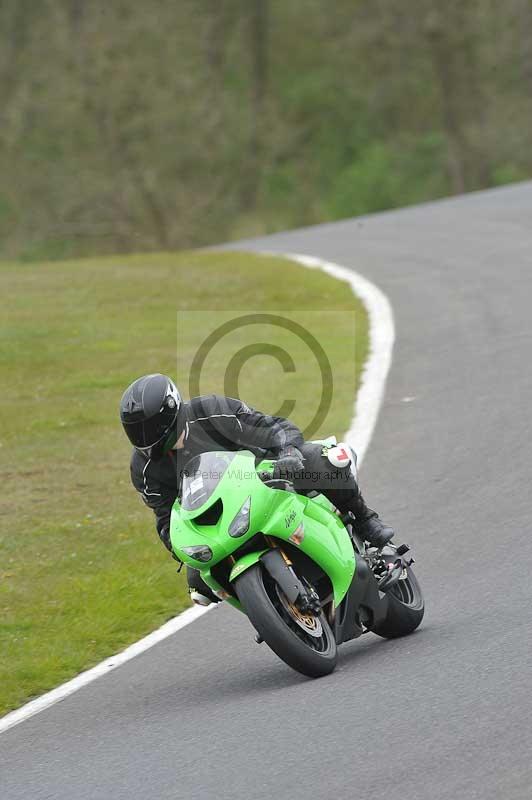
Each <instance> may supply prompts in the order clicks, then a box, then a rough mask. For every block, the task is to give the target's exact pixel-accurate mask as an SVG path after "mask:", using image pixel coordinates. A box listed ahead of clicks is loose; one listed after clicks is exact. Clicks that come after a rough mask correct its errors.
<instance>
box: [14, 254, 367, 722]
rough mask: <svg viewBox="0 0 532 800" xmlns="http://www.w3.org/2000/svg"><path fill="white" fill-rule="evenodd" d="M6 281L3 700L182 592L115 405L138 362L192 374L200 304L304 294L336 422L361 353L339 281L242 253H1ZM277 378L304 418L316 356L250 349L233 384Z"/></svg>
mask: <svg viewBox="0 0 532 800" xmlns="http://www.w3.org/2000/svg"><path fill="white" fill-rule="evenodd" d="M0 293H1V295H2V298H3V312H2V317H1V321H0V331H1V337H0V378H1V385H2V405H1V411H0V413H1V420H0V478H1V481H2V489H3V491H2V493H1V497H0V521H1V533H0V639H1V642H0V713H4V712H6V711H7V710H9V709H11V708H14V707H16V706H18V705H20V704H21V703H23V702H24V701H25V700H27V699H28V698H30V697H32V696H34V695H37V694H39V693H42V692H43V691H45V690H47V689H50V688H52V687H53V686H55V685H57V684H58V683H60V682H62V681H64V680H67V679H68V678H70V677H72V676H73V675H75V674H76V673H77V672H79V671H80V670H82V669H84V668H86V667H89V666H91V665H93V664H95V663H96V662H98V661H99V660H101V659H102V658H104V657H106V656H109V655H110V654H112V653H113V652H115V651H117V650H119V649H121V648H123V647H124V646H126V645H127V644H129V643H131V642H132V641H134V640H136V639H138V638H139V637H140V636H142V635H143V634H146V633H147V632H148V631H150V630H152V629H153V628H154V627H156V626H157V625H159V624H161V623H162V622H164V621H165V620H167V619H168V618H170V617H171V616H174V615H175V614H176V613H177V612H178V611H179V610H181V609H182V608H183V607H184V606H186V605H187V604H188V599H187V595H186V591H185V583H184V580H183V578H182V576H176V574H175V562H173V561H172V560H171V559H170V558H169V556H168V555H167V554H166V552H165V551H164V549H163V547H162V545H161V544H160V543H159V541H158V539H157V536H156V534H155V532H154V527H153V521H152V514H151V512H150V511H149V510H148V509H146V508H145V507H144V505H143V504H142V503H141V501H140V498H138V496H137V495H136V494H135V492H134V490H133V489H132V487H131V485H130V482H129V469H128V461H129V446H128V443H127V440H126V439H125V436H124V435H123V433H122V430H121V428H120V425H119V424H118V421H117V406H118V401H119V399H120V396H121V393H122V391H123V389H124V388H125V386H126V385H127V384H128V383H129V382H131V380H133V379H134V378H135V377H137V376H138V375H141V374H144V373H147V372H167V373H169V374H171V375H174V376H176V377H177V379H178V381H180V382H181V383H182V385H183V386H184V389H185V390H186V385H187V381H188V377H187V375H186V374H180V373H183V372H185V371H186V364H187V358H188V357H189V356H190V355H191V353H192V352H193V349H194V348H195V347H196V346H197V340H195V338H194V336H195V335H196V334H197V330H194V328H195V327H197V326H194V325H193V324H192V323H193V322H194V320H196V322H197V323H198V325H201V316H200V317H194V316H193V314H194V313H195V312H198V311H203V312H205V311H209V312H212V313H213V314H215V313H216V312H218V311H223V310H224V309H237V310H238V309H241V310H245V311H249V310H266V311H275V312H277V313H282V312H283V310H286V311H291V310H293V309H306V310H307V311H308V314H309V316H308V321H307V322H306V324H307V326H309V327H310V326H311V327H312V332H313V334H314V335H315V336H316V338H317V339H318V340H319V341H321V342H322V344H323V345H324V347H325V351H326V353H327V356H328V358H329V360H330V362H331V365H332V368H333V375H334V387H335V389H334V393H333V402H332V406H331V409H330V412H329V414H328V416H327V418H326V420H325V422H324V423H323V425H322V428H321V431H320V432H321V433H328V432H331V431H342V430H345V428H346V427H347V424H348V421H349V418H350V415H351V410H352V399H353V393H354V391H355V388H356V381H357V379H358V375H359V372H360V366H361V364H362V363H363V360H364V358H365V354H366V346H367V324H366V318H365V314H364V311H363V309H362V307H361V305H360V303H359V302H358V301H357V300H356V299H355V298H353V296H352V295H351V292H350V290H349V289H348V287H347V286H346V285H345V284H343V283H341V282H339V281H336V280H333V279H332V278H330V277H328V276H326V275H323V274H321V273H319V272H317V271H311V270H306V269H304V268H302V267H299V266H297V265H295V264H293V263H289V262H286V261H283V260H281V259H274V258H264V257H259V256H251V255H249V254H242V253H240V254H231V253H223V254H221V253H182V254H178V255H164V254H161V255H153V256H129V257H115V258H106V259H89V260H80V261H63V262H54V263H41V264H20V263H2V264H0ZM178 310H181V311H183V310H185V311H187V312H190V314H191V316H190V317H189V318H188V319H190V321H191V329H190V330H188V329H187V330H186V332H185V334H183V335H181V336H180V338H179V341H178V346H177V348H176V339H177V338H178V337H177V334H176V331H177V325H176V311H178ZM328 310H329V312H333V313H327V311H328ZM307 311H305V313H307ZM342 311H345V312H351V313H345V314H342V313H341V312H342ZM353 315H354V318H355V324H356V331H355V334H356V340H357V341H356V351H355V355H354V356H353V346H352V339H353V335H354V329H353ZM333 318H334V320H335V325H334V326H332V325H331V320H332V319H333ZM200 339H201V337H200ZM234 346H235V343H234V342H231V341H229V340H228V341H227V342H221V343H220V345H219V347H220V350H219V351H217V357H216V363H215V364H213V365H212V366H211V368H210V372H208V373H207V376H206V375H205V374H204V375H203V378H202V391H205V392H206V391H219V392H222V391H223V374H224V373H223V364H224V357H225V358H226V362H225V363H227V359H228V358H229V357H230V356H231V355H232V352H234ZM231 348H233V350H231ZM176 349H177V350H178V352H177V353H176ZM296 350H297V346H296ZM298 355H301V356H302V357H303V358H304V353H300V354H298ZM288 379H290V380H291V381H292V382H291V383H290V384H286V387H287V391H290V395H287V396H293V395H294V394H295V396H296V397H297V404H296V409H295V411H294V414H293V417H294V419H295V421H296V422H298V423H299V424H300V425H301V426H304V425H305V424H306V422H307V421H308V417H309V415H310V416H311V415H312V409H313V408H314V407H315V404H316V403H315V395H316V393H317V390H316V376H315V374H314V372H313V369H312V365H310V363H309V366H308V369H305V368H303V369H300V368H298V369H297V371H296V372H295V373H294V374H292V375H288V376H286V375H284V374H283V373H282V370H281V369H280V367H279V365H275V364H274V365H273V366H272V362H271V358H269V357H266V356H257V357H255V358H253V359H251V360H250V361H249V362H248V363H247V365H246V367H245V369H243V370H242V375H241V381H240V384H239V386H240V394H241V396H242V397H243V398H245V399H246V401H247V402H249V403H250V404H253V405H256V406H258V407H259V408H261V409H262V410H265V411H270V412H274V411H275V410H277V409H278V408H279V392H280V389H279V387H280V386H283V385H284V384H283V381H286V380H288Z"/></svg>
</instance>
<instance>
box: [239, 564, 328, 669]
mask: <svg viewBox="0 0 532 800" xmlns="http://www.w3.org/2000/svg"><path fill="white" fill-rule="evenodd" d="M235 588H236V593H237V595H238V599H239V600H240V602H241V603H242V606H243V607H244V610H245V612H246V614H247V615H248V617H249V619H250V621H251V624H252V625H253V626H254V627H255V629H256V630H257V632H258V633H259V634H260V636H261V637H262V638H263V639H264V641H265V642H266V644H267V645H268V646H269V647H270V648H271V649H272V650H273V652H274V653H276V654H277V655H278V656H279V658H281V659H282V660H283V661H284V662H285V663H286V664H288V666H290V667H292V669H295V670H297V672H301V673H302V674H303V675H308V676H309V677H311V678H319V677H321V676H322V675H328V674H329V673H330V672H332V671H333V670H334V668H335V666H336V659H337V651H336V641H335V638H334V634H333V632H332V630H331V628H330V626H329V623H328V622H327V620H326V619H325V615H324V614H323V612H321V613H320V615H319V616H318V617H316V616H314V615H312V614H303V613H302V612H301V611H299V609H297V608H296V607H295V606H294V605H293V604H292V603H290V602H289V601H288V599H287V598H286V596H285V595H284V593H283V592H282V591H281V589H280V588H279V586H278V585H277V584H276V583H275V581H274V580H273V578H272V577H271V576H270V575H269V573H267V572H266V571H265V570H264V569H263V567H262V565H261V564H255V565H254V566H252V567H250V568H249V569H248V570H246V571H245V572H244V573H243V574H242V575H241V576H240V577H239V578H238V580H237V581H236V582H235Z"/></svg>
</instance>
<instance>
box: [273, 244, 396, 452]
mask: <svg viewBox="0 0 532 800" xmlns="http://www.w3.org/2000/svg"><path fill="white" fill-rule="evenodd" d="M271 255H278V256H281V257H284V258H289V259H291V260H292V261H296V262H297V263H299V264H302V265H303V266H305V267H310V268H311V269H320V270H322V272H326V273H327V274H329V275H332V276H333V277H335V278H338V279H339V280H341V281H345V282H347V283H348V284H349V285H350V286H351V289H352V290H353V293H354V294H355V295H357V296H358V297H359V298H360V299H361V300H362V303H363V304H364V306H365V308H366V311H367V314H368V320H369V335H368V345H369V346H368V355H367V358H366V362H365V364H364V367H363V369H362V374H361V376H360V385H359V387H358V392H357V395H356V398H355V403H354V406H353V417H352V419H351V425H350V428H349V430H348V431H347V432H346V433H345V435H344V439H345V440H346V441H347V443H348V444H350V445H351V446H352V447H353V449H354V450H355V452H356V454H357V459H358V465H359V466H360V464H361V463H362V461H363V459H364V456H365V455H366V452H367V449H368V447H369V443H370V441H371V437H372V436H373V431H374V429H375V425H376V423H377V418H378V416H379V411H380V407H381V405H382V401H383V398H384V390H385V388H386V379H387V377H388V372H389V371H390V366H391V363H392V353H393V345H394V342H395V326H394V320H393V311H392V307H391V305H390V301H389V300H388V298H387V297H386V295H385V294H384V292H382V291H381V290H380V289H379V288H378V287H377V286H375V284H374V283H372V282H371V281H369V280H368V279H367V278H364V277H363V276H362V275H360V274H359V273H358V272H355V271H354V270H351V269H348V268H347V267H342V266H340V265H339V264H335V263H333V262H332V261H324V260H323V259H321V258H316V257H315V256H307V255H301V254H299V253H276V254H275V253H271Z"/></svg>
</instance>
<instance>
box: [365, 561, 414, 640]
mask: <svg viewBox="0 0 532 800" xmlns="http://www.w3.org/2000/svg"><path fill="white" fill-rule="evenodd" d="M406 572H407V576H406V578H405V580H403V581H398V582H397V583H396V584H395V586H392V588H391V589H390V591H389V592H388V595H387V596H388V612H387V614H386V616H385V618H384V619H383V621H382V622H381V623H380V625H377V627H375V628H373V633H376V634H378V635H379V636H383V637H384V638H385V639H397V638H398V637H399V636H407V635H408V634H409V633H412V632H413V631H415V630H416V628H417V627H418V626H419V625H420V624H421V620H422V619H423V615H424V613H425V601H424V600H423V593H422V591H421V588H420V586H419V583H418V582H417V578H416V576H415V575H414V573H413V572H412V570H411V569H410V567H407V568H406Z"/></svg>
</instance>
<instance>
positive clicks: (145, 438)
mask: <svg viewBox="0 0 532 800" xmlns="http://www.w3.org/2000/svg"><path fill="white" fill-rule="evenodd" d="M120 420H121V422H122V425H123V426H124V430H125V432H126V434H127V436H128V438H129V440H130V441H131V443H132V445H133V447H134V449H133V453H132V456H131V479H132V481H133V485H134V486H135V488H136V489H137V491H138V492H140V494H141V495H142V499H143V500H144V502H145V503H146V505H148V506H149V507H150V508H151V509H153V511H154V512H155V516H156V526H157V533H158V534H159V537H160V539H161V541H162V542H163V544H164V545H165V547H167V548H168V550H170V552H171V551H172V548H171V544H170V514H171V511H172V506H173V504H174V502H175V499H176V497H177V496H178V492H179V485H180V482H181V476H182V470H183V467H184V466H185V464H186V462H187V461H188V460H189V459H190V458H192V457H193V456H195V455H198V454H199V453H205V452H208V451H211V450H250V451H251V452H253V453H254V454H255V455H256V456H259V457H261V458H262V457H266V458H272V459H276V460H277V463H276V475H278V476H280V477H290V478H291V479H292V480H293V483H294V487H295V489H296V491H298V492H299V493H300V494H309V493H311V492H313V491H319V492H321V493H323V494H324V495H325V496H326V497H328V498H329V500H330V501H331V502H332V503H334V505H335V506H336V507H337V508H338V509H339V510H340V511H341V512H343V513H345V512H351V513H352V514H353V515H354V517H355V519H354V520H353V527H354V529H355V531H356V532H357V533H358V534H359V535H360V536H361V537H362V538H363V539H365V540H366V541H367V542H369V544H370V545H371V546H374V547H383V546H384V545H385V544H386V543H387V542H389V541H390V539H391V538H392V537H393V535H394V532H393V530H392V528H390V527H389V526H388V525H385V524H384V523H383V522H382V520H381V519H380V518H379V516H378V514H377V512H376V511H372V509H371V508H368V506H367V505H366V503H365V501H364V498H363V497H362V494H361V492H360V489H359V487H358V483H357V481H356V478H355V474H354V472H353V470H352V469H351V461H350V459H349V458H348V457H347V453H346V450H342V449H341V448H340V449H338V448H332V447H331V449H330V450H329V448H328V447H324V446H323V445H322V444H317V443H315V442H304V441H303V437H302V435H301V431H300V430H299V428H297V427H296V426H295V425H294V424H293V423H292V422H290V421H289V420H286V419H283V418H282V417H271V416H268V415H266V414H262V413H261V412H260V411H256V410H255V409H253V408H250V407H249V406H247V405H246V404H245V403H243V402H242V401H241V400H237V399H235V398H232V397H223V396H220V395H215V394H211V395H204V396H201V397H193V398H192V399H191V400H189V401H188V402H185V401H183V399H182V398H181V395H180V393H179V391H178V389H177V387H176V385H175V384H174V383H173V381H172V380H171V379H170V378H168V377H167V376H166V375H160V374H158V373H156V374H152V375H144V376H143V377H141V378H138V379H137V380H136V381H134V382H133V383H132V384H131V385H130V386H128V388H127V389H126V391H125V392H124V394H123V396H122V400H121V402H120ZM187 578H188V583H189V588H190V590H191V597H192V599H193V600H194V601H195V602H198V603H200V604H203V605H206V604H208V603H210V602H215V601H217V600H218V598H217V597H216V596H215V595H214V594H213V593H212V592H211V590H210V589H209V587H208V586H206V584H205V583H204V582H203V581H202V580H201V577H200V574H199V572H198V571H197V570H194V569H192V568H190V567H187Z"/></svg>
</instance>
